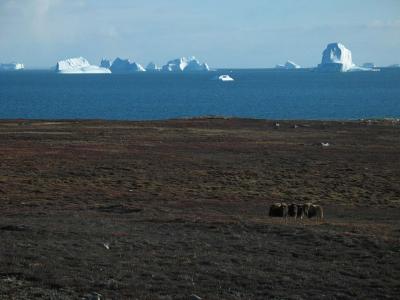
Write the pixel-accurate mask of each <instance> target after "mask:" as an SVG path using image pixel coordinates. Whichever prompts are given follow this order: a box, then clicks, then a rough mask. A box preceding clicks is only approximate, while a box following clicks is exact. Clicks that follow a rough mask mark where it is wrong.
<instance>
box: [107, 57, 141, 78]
mask: <svg viewBox="0 0 400 300" xmlns="http://www.w3.org/2000/svg"><path fill="white" fill-rule="evenodd" d="M110 70H111V72H112V73H119V74H127V73H136V72H145V71H146V70H145V68H143V67H142V66H141V65H140V64H138V63H136V62H131V61H130V60H129V59H121V58H119V57H117V58H116V59H115V60H114V62H113V63H112V65H111V67H110Z"/></svg>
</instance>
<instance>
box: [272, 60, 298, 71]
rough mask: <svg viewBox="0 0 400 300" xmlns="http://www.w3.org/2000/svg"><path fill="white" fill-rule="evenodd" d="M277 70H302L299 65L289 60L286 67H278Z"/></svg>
mask: <svg viewBox="0 0 400 300" xmlns="http://www.w3.org/2000/svg"><path fill="white" fill-rule="evenodd" d="M275 68H276V69H285V70H293V69H300V68H301V67H300V66H299V65H298V64H296V63H294V62H292V61H290V60H288V61H287V62H286V63H285V64H284V65H276V67H275Z"/></svg>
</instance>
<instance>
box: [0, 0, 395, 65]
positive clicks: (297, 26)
mask: <svg viewBox="0 0 400 300" xmlns="http://www.w3.org/2000/svg"><path fill="white" fill-rule="evenodd" d="M333 41H340V42H342V43H344V44H345V45H346V47H348V48H349V49H350V50H351V51H352V52H353V59H354V61H355V62H356V63H358V64H361V63H363V62H367V61H372V62H375V63H376V64H378V65H388V64H392V63H400V0H335V1H325V0H279V1H278V0H275V1H271V0H248V1H242V0H218V1H217V0H201V1H199V0H198V1H194V0H0V62H9V61H21V62H23V63H25V65H26V66H27V67H31V68H37V67H50V66H52V65H54V64H55V63H56V62H57V60H60V59H64V58H68V57H74V56H84V57H86V58H87V59H88V60H89V61H90V62H91V63H93V64H98V63H99V62H100V59H101V58H102V57H109V58H115V57H116V56H120V57H123V58H130V59H132V60H135V61H137V62H139V63H141V64H147V63H148V62H149V61H155V62H156V63H157V64H163V63H165V62H166V61H167V60H169V59H172V58H176V57H180V56H190V55H194V56H196V57H198V58H199V59H200V60H202V61H207V62H208V63H209V64H210V65H211V66H212V67H239V68H243V67H272V66H275V65H276V64H278V63H284V62H285V61H286V60H288V59H290V60H293V61H295V62H296V63H298V64H300V65H302V66H315V65H317V64H318V63H319V61H320V59H321V53H322V51H323V49H324V47H325V46H326V44H327V43H329V42H333Z"/></svg>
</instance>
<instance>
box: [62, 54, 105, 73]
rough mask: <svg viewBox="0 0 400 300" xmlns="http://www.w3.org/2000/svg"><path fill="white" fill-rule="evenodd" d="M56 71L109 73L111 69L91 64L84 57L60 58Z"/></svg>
mask: <svg viewBox="0 0 400 300" xmlns="http://www.w3.org/2000/svg"><path fill="white" fill-rule="evenodd" d="M56 72H58V73H62V74H109V73H111V71H110V70H109V69H106V68H101V67H98V66H94V65H91V64H90V63H89V62H88V60H87V59H85V58H83V57H75V58H69V59H66V60H60V61H59V62H58V63H57V65H56Z"/></svg>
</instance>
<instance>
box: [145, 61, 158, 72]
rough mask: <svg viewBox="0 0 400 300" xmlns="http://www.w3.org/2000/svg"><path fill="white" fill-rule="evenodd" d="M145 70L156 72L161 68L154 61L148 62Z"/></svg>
mask: <svg viewBox="0 0 400 300" xmlns="http://www.w3.org/2000/svg"><path fill="white" fill-rule="evenodd" d="M146 71H148V72H158V71H161V68H160V67H159V66H157V65H156V64H155V63H153V62H150V63H149V64H148V65H147V67H146Z"/></svg>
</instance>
